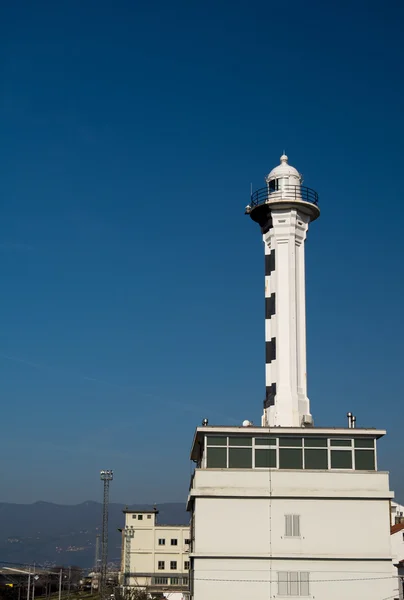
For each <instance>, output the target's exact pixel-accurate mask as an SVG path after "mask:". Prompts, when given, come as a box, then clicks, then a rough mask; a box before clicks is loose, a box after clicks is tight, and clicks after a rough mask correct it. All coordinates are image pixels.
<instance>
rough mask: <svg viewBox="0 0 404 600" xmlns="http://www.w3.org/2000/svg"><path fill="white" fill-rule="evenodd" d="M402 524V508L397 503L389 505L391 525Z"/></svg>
mask: <svg viewBox="0 0 404 600" xmlns="http://www.w3.org/2000/svg"><path fill="white" fill-rule="evenodd" d="M397 523H404V506H403V505H402V504H398V503H397V502H392V503H391V524H392V525H396V524H397Z"/></svg>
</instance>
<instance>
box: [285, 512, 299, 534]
mask: <svg viewBox="0 0 404 600" xmlns="http://www.w3.org/2000/svg"><path fill="white" fill-rule="evenodd" d="M285 537H300V515H285Z"/></svg>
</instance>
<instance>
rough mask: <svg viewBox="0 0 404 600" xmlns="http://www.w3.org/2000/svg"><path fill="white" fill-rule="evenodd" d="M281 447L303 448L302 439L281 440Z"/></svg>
mask: <svg viewBox="0 0 404 600" xmlns="http://www.w3.org/2000/svg"><path fill="white" fill-rule="evenodd" d="M279 446H297V447H300V448H301V447H302V438H292V437H291V438H283V437H282V438H279Z"/></svg>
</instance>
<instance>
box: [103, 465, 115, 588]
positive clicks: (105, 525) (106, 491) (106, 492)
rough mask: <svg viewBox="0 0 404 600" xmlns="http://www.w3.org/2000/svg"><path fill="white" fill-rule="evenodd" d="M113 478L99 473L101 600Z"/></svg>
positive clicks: (104, 576)
mask: <svg viewBox="0 0 404 600" xmlns="http://www.w3.org/2000/svg"><path fill="white" fill-rule="evenodd" d="M113 478H114V473H113V471H110V470H109V471H101V472H100V479H101V481H103V482H104V502H103V507H102V539H101V580H100V593H101V598H102V597H103V596H104V595H105V586H106V581H107V563H108V508H109V482H110V481H112V480H113Z"/></svg>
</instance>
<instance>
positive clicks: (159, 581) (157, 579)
mask: <svg viewBox="0 0 404 600" xmlns="http://www.w3.org/2000/svg"><path fill="white" fill-rule="evenodd" d="M153 580H154V581H153V583H154V584H155V585H167V584H168V577H153Z"/></svg>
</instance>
